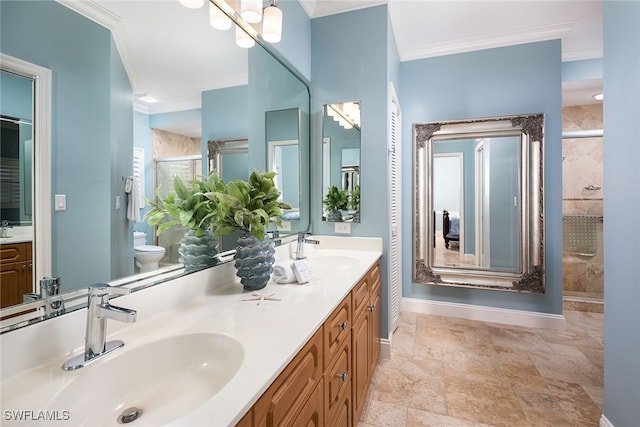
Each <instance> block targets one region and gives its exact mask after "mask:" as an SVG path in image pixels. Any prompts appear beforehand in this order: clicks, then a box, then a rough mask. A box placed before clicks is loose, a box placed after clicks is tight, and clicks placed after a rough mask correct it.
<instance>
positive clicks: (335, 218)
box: [327, 209, 342, 222]
mask: <svg viewBox="0 0 640 427" xmlns="http://www.w3.org/2000/svg"><path fill="white" fill-rule="evenodd" d="M327 221H329V222H340V221H342V214H341V213H340V211H339V210H338V209H334V210H332V211H329V212H328V213H327Z"/></svg>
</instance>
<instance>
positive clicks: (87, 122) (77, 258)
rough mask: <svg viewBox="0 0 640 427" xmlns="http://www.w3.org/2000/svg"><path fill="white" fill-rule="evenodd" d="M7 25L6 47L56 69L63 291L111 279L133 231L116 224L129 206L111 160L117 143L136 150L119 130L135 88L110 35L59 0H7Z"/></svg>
mask: <svg viewBox="0 0 640 427" xmlns="http://www.w3.org/2000/svg"><path fill="white" fill-rule="evenodd" d="M1 24H2V25H1V30H0V31H1V34H0V43H1V44H0V49H1V50H2V52H3V53H5V54H7V55H11V56H14V57H17V58H20V59H23V60H25V61H28V62H31V63H34V64H37V65H40V66H42V67H46V68H49V69H51V70H52V77H53V79H52V85H53V87H52V128H51V134H52V141H51V143H52V158H51V165H52V177H51V187H52V193H53V194H66V196H67V210H66V211H59V212H52V213H51V215H52V217H51V219H52V221H51V224H52V236H51V237H52V241H53V244H52V248H51V249H52V262H53V271H52V273H53V275H54V276H59V277H61V284H62V290H63V292H66V291H68V290H70V289H77V288H79V287H83V286H87V285H89V284H91V283H94V282H97V281H105V280H108V279H110V278H111V272H112V268H111V265H113V264H116V265H117V264H118V262H119V258H120V257H114V245H116V244H117V242H118V241H124V240H125V239H127V238H128V234H129V233H126V235H121V234H122V229H124V227H117V228H118V229H117V230H112V229H111V225H112V223H113V222H112V217H120V216H121V215H122V211H119V212H118V211H115V210H114V203H115V198H114V194H115V192H116V191H117V190H116V185H117V184H115V181H114V180H115V179H116V177H114V176H112V174H113V172H114V170H112V167H111V164H110V163H111V162H110V161H109V160H112V159H114V158H120V155H119V154H116V153H117V149H116V148H114V146H116V145H120V144H122V146H123V147H126V148H123V150H129V151H130V150H131V135H130V134H129V136H123V135H124V131H123V133H120V132H118V131H116V129H117V128H118V126H123V128H125V129H126V128H127V127H128V128H129V130H130V129H131V119H130V118H129V119H128V121H127V119H124V118H123V117H124V112H123V110H121V108H122V109H124V108H126V110H127V114H128V115H129V117H131V116H132V115H133V109H132V106H131V105H128V106H124V105H123V103H122V102H121V100H122V99H121V98H120V97H126V96H128V95H127V92H131V88H130V85H129V83H128V81H125V80H126V79H124V78H123V76H122V74H121V71H122V70H121V68H120V67H119V66H116V65H115V64H116V61H119V59H116V58H115V57H114V55H115V51H114V49H113V45H112V41H111V34H110V32H109V31H108V30H107V29H105V28H104V27H101V26H99V25H97V24H95V23H94V22H92V21H91V20H89V19H86V18H84V17H82V16H80V15H78V14H77V13H75V12H72V11H71V10H69V9H68V8H66V7H64V6H62V5H60V4H58V3H56V2H54V1H43V2H22V1H19V2H18V1H3V2H2V14H1ZM112 91H114V92H115V93H116V94H117V95H114V97H112V96H111V92H112ZM121 113H122V114H121ZM129 163H130V160H129ZM115 167H116V168H117V169H118V170H119V169H120V168H123V170H124V169H125V168H127V167H129V168H130V166H126V167H125V166H124V165H122V166H121V165H117V166H115ZM117 178H118V179H119V176H118V177H117ZM52 206H53V203H52ZM114 234H117V236H114ZM131 262H132V261H131ZM120 268H121V267H115V269H116V270H119V269H120ZM122 268H125V267H122Z"/></svg>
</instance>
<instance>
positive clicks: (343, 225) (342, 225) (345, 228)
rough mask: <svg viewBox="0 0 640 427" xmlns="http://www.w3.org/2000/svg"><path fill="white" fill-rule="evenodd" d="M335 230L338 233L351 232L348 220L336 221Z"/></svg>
mask: <svg viewBox="0 0 640 427" xmlns="http://www.w3.org/2000/svg"><path fill="white" fill-rule="evenodd" d="M335 232H336V233H340V234H351V223H350V222H336V225H335Z"/></svg>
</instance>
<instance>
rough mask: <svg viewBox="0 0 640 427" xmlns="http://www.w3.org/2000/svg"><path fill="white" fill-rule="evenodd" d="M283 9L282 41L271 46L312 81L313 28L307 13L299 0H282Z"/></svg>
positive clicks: (280, 6)
mask: <svg viewBox="0 0 640 427" xmlns="http://www.w3.org/2000/svg"><path fill="white" fill-rule="evenodd" d="M278 7H279V8H280V9H282V14H283V16H284V18H283V20H282V40H281V41H280V42H279V43H276V44H273V45H270V46H271V47H272V48H273V49H274V50H276V51H277V52H278V53H279V54H280V55H281V56H283V57H284V58H285V59H286V60H287V61H288V62H289V63H290V64H291V65H292V66H293V67H294V68H295V69H296V70H298V72H299V73H300V74H302V76H303V77H304V78H305V79H307V80H311V26H310V19H309V16H308V15H307V12H305V10H304V9H303V8H302V6H301V5H300V3H299V2H298V0H280V1H279V2H278ZM249 81H251V80H249Z"/></svg>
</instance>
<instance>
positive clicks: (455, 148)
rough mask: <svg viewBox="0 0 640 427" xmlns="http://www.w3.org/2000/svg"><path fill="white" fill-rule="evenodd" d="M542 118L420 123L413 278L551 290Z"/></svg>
mask: <svg viewBox="0 0 640 427" xmlns="http://www.w3.org/2000/svg"><path fill="white" fill-rule="evenodd" d="M543 129H544V116H543V115H542V114H533V115H518V116H503V117H493V118H482V119H471V120H452V121H444V122H430V123H416V124H414V126H413V132H414V233H413V239H414V246H413V281H414V282H416V283H424V284H431V285H449V286H467V287H475V288H484V289H495V290H505V291H520V292H533V293H544V289H545V284H544V215H543V212H544V209H543Z"/></svg>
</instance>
